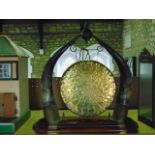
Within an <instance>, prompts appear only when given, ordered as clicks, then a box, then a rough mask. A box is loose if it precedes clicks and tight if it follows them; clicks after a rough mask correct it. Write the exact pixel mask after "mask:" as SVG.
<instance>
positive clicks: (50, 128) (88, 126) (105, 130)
mask: <svg viewBox="0 0 155 155" xmlns="http://www.w3.org/2000/svg"><path fill="white" fill-rule="evenodd" d="M81 32H82V33H81V34H80V35H78V36H77V37H75V38H73V39H72V40H71V41H69V42H68V43H67V44H66V45H64V46H63V47H62V48H60V49H59V50H58V51H57V52H56V53H54V55H53V56H52V57H51V58H50V59H49V61H48V62H47V64H46V66H45V68H44V71H43V74H42V92H43V100H42V101H43V111H44V118H43V119H41V120H39V121H38V122H37V123H35V124H34V126H33V128H34V130H35V131H36V133H38V134H120V133H135V132H137V128H138V125H137V123H136V122H134V121H133V120H132V119H130V118H128V117H127V112H128V100H129V95H128V94H129V87H130V85H131V82H132V79H131V73H130V70H129V67H128V65H127V63H126V62H125V60H124V59H123V57H122V56H121V55H120V54H119V53H118V52H116V51H115V50H113V49H112V48H111V47H110V46H109V45H107V44H106V43H104V42H103V41H102V40H100V39H99V38H97V37H96V36H94V35H93V34H92V33H91V31H90V30H89V29H88V26H87V25H86V26H85V25H84V26H83V28H82V31H81ZM80 37H82V38H83V39H84V40H85V41H88V40H89V39H90V38H92V37H93V38H94V39H96V41H97V42H98V43H99V44H100V45H101V46H102V47H104V48H105V49H106V50H107V51H108V52H109V54H110V55H111V56H112V57H113V59H114V60H115V62H116V63H117V65H118V68H119V71H120V86H119V93H118V96H117V103H116V107H115V109H114V111H113V116H112V117H106V118H103V117H102V118H98V119H82V118H80V117H79V118H78V119H77V118H71V117H69V118H65V119H62V118H60V116H59V112H58V108H57V105H56V103H55V101H54V97H53V94H52V88H51V86H52V78H51V73H52V72H53V69H54V66H55V64H56V62H57V60H58V59H59V57H60V56H61V55H62V54H63V53H64V52H65V51H66V50H67V49H68V48H69V47H70V46H72V45H73V44H74V43H75V42H76V41H77V40H78V39H79V38H80Z"/></svg>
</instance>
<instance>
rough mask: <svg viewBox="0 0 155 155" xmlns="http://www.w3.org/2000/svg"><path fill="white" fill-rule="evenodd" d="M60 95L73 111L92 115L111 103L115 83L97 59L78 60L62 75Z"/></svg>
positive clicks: (99, 112)
mask: <svg viewBox="0 0 155 155" xmlns="http://www.w3.org/2000/svg"><path fill="white" fill-rule="evenodd" d="M60 88H61V96H62V98H63V101H64V102H65V104H66V106H67V107H68V108H69V109H70V110H71V111H72V112H74V113H76V114H78V115H80V116H85V117H92V116H97V115H99V114H101V113H102V112H103V111H105V110H106V108H107V107H108V106H109V105H110V104H111V103H112V101H113V98H114V95H115V92H116V84H115V80H114V77H113V75H112V73H111V72H110V70H109V69H108V68H107V67H106V66H104V65H103V64H101V63H99V62H97V61H92V60H89V61H79V62H77V63H75V64H73V65H72V66H70V67H69V68H68V69H67V70H66V71H65V73H64V74H63V76H62V81H61V86H60Z"/></svg>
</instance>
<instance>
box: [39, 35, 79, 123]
mask: <svg viewBox="0 0 155 155" xmlns="http://www.w3.org/2000/svg"><path fill="white" fill-rule="evenodd" d="M78 38H79V36H77V37H75V38H73V39H72V40H71V41H69V42H68V43H67V44H66V45H65V46H63V47H62V48H60V49H59V50H58V51H57V52H56V53H54V55H53V56H52V57H51V58H50V59H49V61H48V62H47V64H46V65H45V68H44V71H43V74H42V79H41V82H42V92H43V94H42V95H43V96H42V102H43V108H44V115H45V119H46V121H47V122H48V124H50V125H53V124H56V123H57V122H58V121H59V120H60V117H59V112H58V109H57V106H56V103H55V102H54V97H53V94H52V89H51V87H52V73H53V69H54V66H55V64H56V62H57V60H58V59H59V57H60V56H61V55H62V54H63V53H64V52H65V51H66V50H67V48H68V47H69V46H71V45H72V44H74V43H75V41H76V40H77V39H78Z"/></svg>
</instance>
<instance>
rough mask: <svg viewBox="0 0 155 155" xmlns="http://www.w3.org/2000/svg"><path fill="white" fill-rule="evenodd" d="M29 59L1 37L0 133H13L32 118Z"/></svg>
mask: <svg viewBox="0 0 155 155" xmlns="http://www.w3.org/2000/svg"><path fill="white" fill-rule="evenodd" d="M29 57H31V55H30V53H29V52H27V51H26V50H24V49H23V48H21V47H19V46H17V45H16V44H15V43H14V42H13V41H11V40H10V39H9V38H8V37H7V36H5V35H1V36H0V133H4V134H6V133H13V132H14V131H15V130H16V129H17V128H18V127H20V125H21V124H22V123H24V122H25V121H26V120H27V119H28V118H29V116H30V111H29V101H28V58H29Z"/></svg>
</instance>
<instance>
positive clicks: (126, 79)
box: [93, 36, 132, 122]
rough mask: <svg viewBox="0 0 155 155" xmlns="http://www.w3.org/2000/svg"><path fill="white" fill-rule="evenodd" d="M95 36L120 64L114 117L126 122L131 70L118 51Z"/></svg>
mask: <svg viewBox="0 0 155 155" xmlns="http://www.w3.org/2000/svg"><path fill="white" fill-rule="evenodd" d="M93 37H94V38H95V39H96V40H97V41H98V43H99V44H100V45H101V46H103V47H104V48H105V49H106V50H107V51H108V52H109V54H110V55H111V56H112V57H113V59H114V60H115V62H116V63H117V65H118V68H119V71H120V87H119V93H118V97H117V104H116V107H115V110H114V113H113V118H114V119H115V120H116V121H118V122H124V120H125V119H126V117H127V111H128V100H129V87H130V85H131V82H132V78H131V72H130V70H129V67H128V65H127V63H126V62H125V60H124V59H123V57H122V56H121V55H120V54H119V53H118V52H116V51H115V50H113V49H112V48H111V47H110V46H109V45H108V44H106V43H105V42H103V41H102V40H100V39H98V38H97V37H96V36H93Z"/></svg>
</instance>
